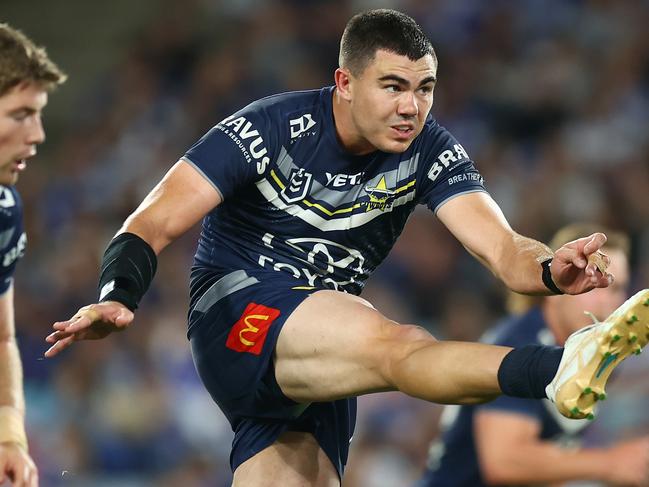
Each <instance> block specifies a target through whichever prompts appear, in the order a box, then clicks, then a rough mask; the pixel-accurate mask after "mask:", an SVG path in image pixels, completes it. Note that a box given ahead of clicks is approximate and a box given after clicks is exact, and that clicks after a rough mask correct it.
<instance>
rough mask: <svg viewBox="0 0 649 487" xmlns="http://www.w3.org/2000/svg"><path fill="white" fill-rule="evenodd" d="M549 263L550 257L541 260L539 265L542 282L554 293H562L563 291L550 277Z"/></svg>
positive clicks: (550, 262)
mask: <svg viewBox="0 0 649 487" xmlns="http://www.w3.org/2000/svg"><path fill="white" fill-rule="evenodd" d="M550 264H552V257H550V258H549V259H547V260H544V261H543V262H541V267H542V268H543V272H542V273H541V278H542V279H543V284H545V287H547V288H548V289H549V290H550V291H552V292H553V293H554V294H563V291H562V290H561V289H559V288H558V287H557V285H556V284H555V283H554V280H553V279H552V272H551V271H550Z"/></svg>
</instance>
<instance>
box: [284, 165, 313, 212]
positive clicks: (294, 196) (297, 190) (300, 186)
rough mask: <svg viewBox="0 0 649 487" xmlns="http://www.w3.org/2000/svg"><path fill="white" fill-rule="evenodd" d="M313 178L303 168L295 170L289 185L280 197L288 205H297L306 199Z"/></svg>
mask: <svg viewBox="0 0 649 487" xmlns="http://www.w3.org/2000/svg"><path fill="white" fill-rule="evenodd" d="M312 179H313V176H312V175H311V173H308V172H306V171H305V170H304V169H303V168H300V169H293V171H292V173H291V178H290V181H289V183H288V185H287V186H286V187H285V188H284V189H283V190H282V192H281V193H280V196H281V197H282V199H283V200H284V201H285V202H286V203H289V204H291V203H295V202H296V201H300V200H302V199H304V197H305V196H306V195H307V194H308V193H309V189H310V188H311V180H312Z"/></svg>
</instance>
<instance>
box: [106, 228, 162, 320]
mask: <svg viewBox="0 0 649 487" xmlns="http://www.w3.org/2000/svg"><path fill="white" fill-rule="evenodd" d="M157 262H158V259H157V257H156V255H155V252H154V251H153V249H152V248H151V246H150V245H149V244H148V243H147V242H145V241H144V240H143V239H142V238H140V237H139V236H137V235H135V234H134V233H121V234H119V235H118V236H117V237H115V238H114V239H113V240H111V241H110V243H109V244H108V247H107V248H106V251H105V252H104V258H103V260H102V262H101V274H100V277H99V302H103V301H117V302H119V303H122V304H123V305H124V306H126V307H127V308H128V309H130V310H131V311H135V310H136V309H137V306H138V304H139V302H140V299H142V296H144V293H145V292H146V291H147V289H149V285H150V284H151V281H152V280H153V276H154V275H155V271H156V267H157Z"/></svg>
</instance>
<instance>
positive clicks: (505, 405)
mask: <svg viewBox="0 0 649 487" xmlns="http://www.w3.org/2000/svg"><path fill="white" fill-rule="evenodd" d="M543 407H544V406H543V402H542V401H540V400H538V399H522V398H519V397H509V396H500V397H498V398H496V399H494V400H493V401H491V402H488V403H485V404H481V405H480V406H477V407H476V410H475V411H476V413H480V412H482V411H493V412H503V413H513V414H520V415H523V416H529V417H530V419H534V420H536V421H537V422H538V423H542V422H543Z"/></svg>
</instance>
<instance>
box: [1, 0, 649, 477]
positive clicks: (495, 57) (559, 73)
mask: <svg viewBox="0 0 649 487" xmlns="http://www.w3.org/2000/svg"><path fill="white" fill-rule="evenodd" d="M381 6H386V7H394V8H398V9H402V10H403V11H405V12H407V13H409V14H410V15H412V16H414V17H415V18H416V19H417V20H418V22H419V23H420V24H421V25H422V26H423V27H424V29H425V30H426V31H427V32H428V34H429V35H430V37H431V39H432V41H433V43H434V45H435V47H436V50H437V53H438V56H439V59H440V68H439V73H438V74H439V82H438V86H437V90H436V100H435V105H434V107H433V112H434V114H435V115H436V117H437V118H438V119H439V120H440V122H441V123H442V124H443V125H445V126H446V127H448V128H449V129H450V130H451V131H452V132H453V133H454V134H455V135H456V136H457V137H458V139H459V140H460V141H461V142H462V144H463V145H464V147H465V148H466V150H467V151H468V152H469V154H470V155H471V156H472V158H473V159H474V160H475V161H476V162H477V166H478V168H479V169H480V171H481V172H482V174H483V175H484V177H485V181H486V184H487V187H488V189H489V190H490V192H491V193H492V194H493V195H494V196H495V198H496V199H497V200H498V201H499V202H500V204H501V205H502V208H503V210H504V212H505V214H506V215H507V217H508V218H509V220H510V222H511V223H512V225H513V226H514V228H516V229H517V230H519V231H520V232H521V233H524V234H527V235H530V236H533V237H536V238H539V239H543V240H547V239H548V238H549V236H550V235H551V234H552V233H553V232H554V231H555V230H556V229H557V228H558V227H559V226H560V225H562V224H564V223H567V222H572V221H576V220H588V221H596V222H602V223H605V224H608V225H610V226H612V227H614V228H616V229H621V230H625V231H627V232H629V233H630V234H631V236H632V237H633V242H634V254H633V259H632V261H633V269H634V273H633V282H632V291H635V290H637V289H640V288H642V287H648V286H649V225H648V224H647V223H648V222H649V201H648V199H647V194H648V191H647V188H649V163H648V156H649V139H648V138H647V134H649V91H648V88H649V84H648V81H649V37H648V36H647V35H646V25H648V23H649V2H647V1H640V0H637V1H627V0H617V1H613V0H611V1H607V0H591V1H587V0H563V1H559V0H519V1H518V2H512V1H504V0H491V1H489V2H485V1H482V0H462V1H459V0H438V1H430V0H392V1H389V0H384V1H359V0H357V1H352V0H348V1H318V0H309V1H306V0H301V1H300V0H292V1H289V0H284V1H281V0H236V1H229V2H228V1H217V0H185V1H183V2H174V1H155V0H138V1H137V2H132V1H129V0H112V1H111V2H86V1H83V0H67V1H65V2H43V1H36V0H2V2H1V4H0V19H1V20H2V21H8V22H10V23H11V24H12V25H13V26H15V27H18V28H21V29H23V30H24V31H25V32H26V33H27V34H28V35H30V36H31V37H33V38H34V39H35V40H36V41H37V43H40V44H44V45H46V46H47V48H48V52H49V53H50V54H51V57H52V58H53V59H54V60H55V61H56V62H57V63H58V64H60V65H61V66H62V67H63V68H64V69H65V70H66V71H67V72H68V73H69V75H70V79H69V81H68V83H67V84H66V85H64V86H63V87H62V88H61V89H60V90H59V91H58V92H57V93H55V94H54V95H53V96H52V97H51V100H50V105H49V107H48V108H47V110H46V114H45V119H46V120H45V124H46V131H47V134H48V140H47V142H46V143H45V145H44V146H43V147H42V148H41V150H40V152H39V155H38V156H37V157H36V158H35V159H34V160H32V161H30V162H29V170H28V171H27V172H26V173H25V174H24V175H23V176H22V177H21V180H20V182H19V189H20V191H21V193H22V195H23V198H24V200H25V205H26V225H27V231H28V237H29V245H28V251H27V255H26V258H25V259H23V261H22V262H21V264H20V265H19V267H18V272H17V275H16V308H17V328H18V332H19V340H20V348H21V351H22V354H23V362H24V370H25V387H26V397H27V403H28V422H27V426H28V434H29V437H30V443H31V450H32V453H33V455H34V457H35V459H36V462H37V463H38V465H39V466H40V474H41V478H42V485H44V486H59V485H60V486H71V485H79V486H97V487H109V486H111V487H112V486H120V487H130V486H133V487H136V486H137V487H139V486H169V487H171V486H174V487H175V486H188V487H190V486H208V485H209V486H225V485H229V483H228V482H229V477H230V474H229V468H228V452H229V445H230V440H231V432H230V430H229V427H228V425H227V423H226V422H225V420H224V419H223V417H222V415H221V413H220V412H219V411H218V409H217V408H216V406H215V405H213V404H212V402H211V400H210V399H209V397H208V395H207V393H206V392H205V391H204V389H203V388H202V386H201V385H200V384H199V382H198V381H197V379H196V375H195V372H194V369H193V365H192V362H191V358H190V356H189V348H188V343H187V342H186V339H185V313H186V304H187V300H188V297H187V281H188V270H189V265H190V262H191V259H192V255H193V252H194V246H195V238H196V235H197V233H196V231H192V232H190V233H189V234H188V235H187V236H186V237H184V238H182V239H181V240H180V241H178V242H176V243H174V244H173V245H172V246H171V247H170V248H168V249H167V250H165V252H164V254H163V256H162V258H161V260H160V267H159V271H158V275H157V277H156V279H155V282H154V285H153V287H152V290H151V291H150V292H149V294H148V295H147V297H146V299H145V300H144V301H143V303H142V306H141V310H140V311H139V312H138V314H137V318H136V322H135V324H134V325H133V326H132V327H131V328H130V329H129V330H128V331H127V332H126V333H123V334H119V335H116V336H112V337H110V339H107V340H104V341H101V342H94V343H82V344H77V345H75V346H74V347H73V348H72V349H71V350H70V351H69V352H68V353H65V354H63V355H62V356H60V357H58V358H56V359H54V360H43V359H42V358H41V357H42V353H43V351H44V350H45V348H46V345H45V342H44V341H43V338H44V336H45V335H46V334H48V333H49V329H50V325H51V323H52V322H53V321H56V320H59V319H64V318H67V317H68V316H70V315H71V313H73V312H74V311H75V310H76V309H77V308H78V307H79V306H81V305H84V304H87V303H89V302H92V301H93V300H94V299H95V296H96V291H95V286H96V275H97V266H98V258H99V256H100V254H101V252H102V251H103V248H104V247H105V245H106V243H107V242H108V240H109V239H110V237H111V236H112V234H113V233H114V232H115V231H116V230H117V228H118V226H119V224H120V223H121V221H122V220H123V219H124V218H125V217H126V216H127V214H128V213H129V212H130V211H131V210H132V209H133V208H134V207H135V206H136V204H137V203H138V202H139V201H140V199H141V198H142V197H143V196H144V195H145V194H146V193H147V192H148V190H149V189H150V188H151V187H152V186H153V184H154V183H155V182H156V181H157V180H158V179H159V178H160V177H161V176H162V175H163V174H164V172H165V171H166V170H167V169H168V168H169V167H170V165H171V164H173V162H175V161H176V160H177V158H178V157H179V156H180V155H182V154H183V152H184V151H185V149H186V148H187V147H188V146H189V145H190V144H191V143H192V142H193V141H194V140H195V139H197V138H198V137H199V136H200V135H201V134H203V133H204V132H205V131H206V130H207V129H209V128H210V127H211V126H212V125H214V124H215V123H216V122H218V121H219V120H221V119H222V118H224V117H225V116H226V115H228V114H230V113H231V112H232V111H234V110H235V109H237V108H239V107H241V106H243V105H245V104H247V103H248V102H249V101H251V100H253V99H256V98H258V97H261V96H265V95H268V94H271V93H275V92H279V91H286V90H292V89H306V88H316V87H320V86H322V85H324V84H331V83H332V73H333V70H334V69H335V67H336V65H337V50H338V40H339V36H340V33H341V31H342V29H343V27H344V25H345V23H346V21H347V20H348V18H349V17H350V16H351V15H352V14H353V13H355V12H356V11H358V10H361V9H365V8H370V7H381ZM364 295H365V296H366V297H367V298H368V299H370V300H371V301H373V302H374V304H375V305H376V306H377V307H378V308H379V309H381V310H383V311H384V312H385V313H387V314H388V315H389V316H390V317H392V318H394V319H397V320H401V321H403V322H408V323H410V322H414V323H419V324H422V325H424V326H426V327H427V328H429V329H430V330H431V331H432V332H433V333H434V334H435V335H436V336H438V337H443V338H453V339H460V340H475V339H477V337H478V336H479V335H480V334H481V333H482V332H483V331H484V330H485V329H486V328H487V327H489V326H490V325H492V324H493V323H494V321H496V320H497V319H498V318H499V317H501V316H502V313H503V304H502V295H503V293H502V288H501V286H500V285H499V284H498V283H496V282H495V281H494V279H493V278H492V277H491V276H490V275H489V273H488V272H487V271H485V270H484V269H482V268H481V267H480V266H479V265H478V264H477V263H476V262H475V261H473V260H472V258H471V257H469V256H468V255H467V253H466V252H464V251H463V250H462V249H461V247H460V246H459V245H458V244H457V243H456V242H455V241H454V240H453V238H452V237H451V236H450V235H449V233H448V232H447V231H446V230H445V229H444V228H443V227H442V226H441V225H440V224H439V223H438V222H437V221H436V220H435V218H433V217H432V215H430V214H429V213H428V211H427V210H425V209H423V208H422V210H421V211H418V212H415V213H414V214H413V216H412V218H411V221H410V223H409V225H408V227H407V229H406V231H405V232H404V235H403V237H402V238H401V240H400V241H399V243H398V244H397V246H396V248H395V249H394V250H393V252H392V254H391V256H390V258H389V259H388V261H387V262H385V263H384V264H383V265H382V266H381V267H380V268H379V270H378V272H377V273H376V275H375V276H373V277H372V279H371V281H370V283H369V285H368V287H367V290H366V292H365V294H364ZM628 365H629V366H627V367H624V371H623V373H622V374H621V376H620V377H619V379H618V381H617V383H616V384H615V385H614V386H613V387H615V388H616V389H617V390H618V391H621V394H620V395H619V396H617V397H616V398H613V399H611V400H609V401H608V402H607V403H606V404H605V405H604V406H605V407H602V409H601V415H600V419H599V421H596V422H595V424H594V425H593V428H592V430H591V432H590V433H589V435H588V441H590V442H593V443H600V444H601V443H602V442H605V441H610V440H612V439H614V438H617V437H621V436H626V435H628V434H631V433H633V432H635V433H641V432H649V421H648V419H647V418H646V414H645V411H646V410H647V397H648V396H649V380H647V379H646V377H647V374H646V367H647V366H648V365H649V364H648V361H647V360H646V357H645V358H644V359H642V360H639V361H637V362H635V363H630V364H628ZM643 367H644V370H643ZM360 409H361V411H360V414H359V421H358V429H357V434H356V436H355V439H354V442H353V447H352V455H351V467H350V468H349V474H348V477H347V479H346V482H345V485H346V486H348V487H356V486H362V487H393V486H406V485H409V483H410V482H411V481H412V480H414V479H415V478H416V477H417V475H418V473H419V471H420V470H421V469H422V468H423V465H424V463H425V458H426V451H427V447H428V443H429V441H430V440H431V439H432V438H433V437H435V436H436V435H437V434H438V431H437V418H438V416H439V412H440V408H439V407H438V406H435V405H429V404H426V403H424V402H420V401H415V400H412V399H409V398H407V397H404V396H401V395H399V394H380V395H374V396H368V397H365V398H362V399H361V401H360Z"/></svg>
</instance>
